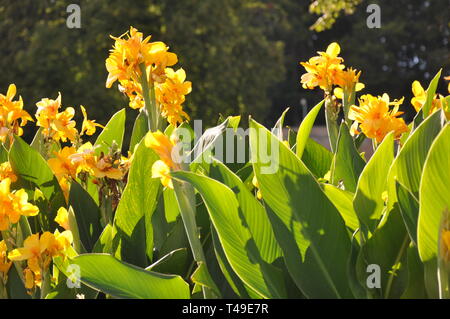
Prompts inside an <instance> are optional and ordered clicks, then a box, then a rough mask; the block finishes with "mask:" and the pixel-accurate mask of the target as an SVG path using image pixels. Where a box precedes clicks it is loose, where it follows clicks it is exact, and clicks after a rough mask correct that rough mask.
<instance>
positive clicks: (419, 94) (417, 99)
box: [411, 81, 442, 113]
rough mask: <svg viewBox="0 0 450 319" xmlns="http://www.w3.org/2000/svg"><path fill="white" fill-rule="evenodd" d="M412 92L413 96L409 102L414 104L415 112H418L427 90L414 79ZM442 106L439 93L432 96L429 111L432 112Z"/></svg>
mask: <svg viewBox="0 0 450 319" xmlns="http://www.w3.org/2000/svg"><path fill="white" fill-rule="evenodd" d="M412 92H413V94H414V97H413V98H412V99H411V104H412V106H414V109H415V110H416V112H419V111H420V109H421V108H422V106H423V105H424V104H425V102H426V101H427V91H425V90H424V88H423V87H422V85H421V84H420V82H419V81H414V82H413V84H412ZM441 108H442V103H441V101H440V99H439V95H436V96H435V97H434V98H433V101H432V104H431V109H430V113H433V112H435V111H437V110H439V109H441Z"/></svg>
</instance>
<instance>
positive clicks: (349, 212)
mask: <svg viewBox="0 0 450 319" xmlns="http://www.w3.org/2000/svg"><path fill="white" fill-rule="evenodd" d="M323 191H324V193H325V194H326V195H327V197H328V199H329V200H330V201H331V202H332V203H333V205H334V207H336V208H337V210H338V211H339V213H340V214H341V216H342V218H343V219H344V221H345V225H346V226H347V227H349V228H350V229H352V230H356V229H357V228H359V221H358V216H356V213H355V209H354V208H353V197H354V196H355V195H354V194H353V193H351V192H349V191H346V190H343V189H340V188H337V187H336V186H334V185H331V184H323Z"/></svg>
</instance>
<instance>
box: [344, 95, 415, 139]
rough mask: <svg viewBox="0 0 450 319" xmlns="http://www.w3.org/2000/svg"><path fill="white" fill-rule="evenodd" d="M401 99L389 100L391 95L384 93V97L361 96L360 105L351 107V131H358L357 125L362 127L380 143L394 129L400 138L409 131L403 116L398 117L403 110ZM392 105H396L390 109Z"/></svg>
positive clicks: (396, 136)
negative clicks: (400, 109) (352, 122)
mask: <svg viewBox="0 0 450 319" xmlns="http://www.w3.org/2000/svg"><path fill="white" fill-rule="evenodd" d="M402 103H403V98H402V99H401V100H400V101H397V100H395V101H393V102H390V101H389V96H388V95H387V94H383V96H382V97H375V96H372V95H370V94H366V95H363V96H361V98H360V99H359V105H360V106H356V105H352V106H351V107H350V112H349V119H351V120H354V121H355V123H357V124H356V125H355V123H354V124H353V125H352V129H351V132H352V133H353V134H355V133H357V126H358V125H359V127H360V128H361V130H362V131H363V132H364V134H365V135H366V136H367V137H369V138H374V139H376V141H377V142H378V143H380V142H381V141H382V140H383V139H384V137H385V136H386V135H387V134H388V133H389V132H391V131H394V134H395V138H400V136H401V134H402V133H404V132H407V131H408V130H409V129H408V126H407V125H406V124H405V122H404V120H403V119H402V118H398V116H400V115H401V114H403V112H399V111H398V108H399V105H400V104H402ZM390 105H394V108H393V109H390V107H389V106H390Z"/></svg>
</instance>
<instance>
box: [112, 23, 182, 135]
mask: <svg viewBox="0 0 450 319" xmlns="http://www.w3.org/2000/svg"><path fill="white" fill-rule="evenodd" d="M112 38H113V39H114V40H115V44H114V46H113V49H112V50H111V52H110V55H109V57H108V58H107V59H106V69H107V70H108V78H107V80H106V87H108V88H110V87H111V86H112V84H113V83H114V82H115V81H119V90H120V91H121V92H122V93H124V94H126V95H127V96H128V98H129V100H130V102H129V106H130V107H131V108H133V109H141V108H142V107H144V106H145V102H144V92H143V85H142V81H145V82H146V83H147V84H149V86H150V89H154V90H155V100H156V101H155V102H156V103H157V104H158V107H159V109H160V113H161V115H162V116H163V117H164V118H166V119H167V121H168V122H169V123H170V124H172V125H174V126H177V125H178V124H179V123H182V122H183V121H184V120H189V116H188V115H187V114H186V113H185V112H184V111H183V108H182V106H181V105H182V103H184V101H185V96H186V95H187V94H189V93H190V92H191V82H185V79H186V73H185V71H184V70H183V69H179V70H177V71H176V72H175V71H174V70H173V69H172V68H170V67H171V66H173V65H175V64H176V63H177V62H178V58H177V56H176V54H175V53H172V52H169V51H168V50H169V48H168V47H167V45H166V44H164V43H163V42H149V41H150V38H151V36H148V37H146V38H145V39H144V37H143V34H142V32H138V30H136V29H135V28H133V27H131V28H130V31H129V32H127V33H125V34H123V35H122V36H120V37H112ZM144 71H145V74H146V77H144V76H143V74H144Z"/></svg>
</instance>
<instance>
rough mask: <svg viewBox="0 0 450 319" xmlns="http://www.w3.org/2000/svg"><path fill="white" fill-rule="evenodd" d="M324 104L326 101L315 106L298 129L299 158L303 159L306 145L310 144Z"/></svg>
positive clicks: (297, 147) (297, 151) (297, 150)
mask: <svg viewBox="0 0 450 319" xmlns="http://www.w3.org/2000/svg"><path fill="white" fill-rule="evenodd" d="M323 103H325V100H323V101H322V102H320V103H319V104H317V105H316V106H314V107H313V108H312V109H311V111H309V113H308V115H306V116H305V118H304V119H303V121H302V123H301V124H300V127H299V128H298V133H297V146H296V153H297V156H298V157H299V158H302V155H303V151H304V149H305V146H306V143H307V142H308V138H309V135H310V134H311V130H312V127H313V125H314V122H315V121H316V117H317V115H318V114H319V111H320V109H321V108H322V105H323Z"/></svg>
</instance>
